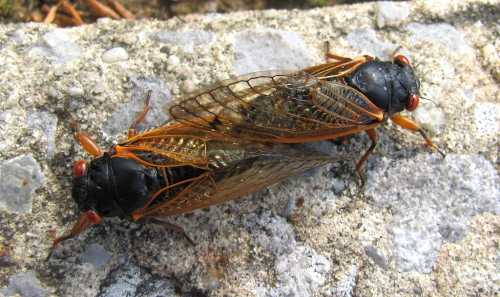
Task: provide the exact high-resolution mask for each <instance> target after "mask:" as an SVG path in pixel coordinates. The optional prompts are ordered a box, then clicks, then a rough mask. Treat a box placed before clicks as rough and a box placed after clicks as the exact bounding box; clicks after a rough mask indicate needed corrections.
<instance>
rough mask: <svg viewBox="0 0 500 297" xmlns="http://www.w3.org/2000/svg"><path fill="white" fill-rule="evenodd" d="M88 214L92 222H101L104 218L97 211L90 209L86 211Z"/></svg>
mask: <svg viewBox="0 0 500 297" xmlns="http://www.w3.org/2000/svg"><path fill="white" fill-rule="evenodd" d="M86 214H87V218H88V219H89V221H90V222H92V224H100V223H101V220H102V218H101V216H100V215H99V214H98V213H97V212H95V211H93V210H89V211H87V212H86Z"/></svg>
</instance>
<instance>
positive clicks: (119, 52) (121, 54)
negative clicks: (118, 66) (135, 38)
mask: <svg viewBox="0 0 500 297" xmlns="http://www.w3.org/2000/svg"><path fill="white" fill-rule="evenodd" d="M127 59H128V53H127V51H126V50H125V49H124V48H123V47H115V48H112V49H109V50H107V51H105V52H104V53H103V54H102V60H103V61H104V62H106V63H115V62H120V61H125V60H127Z"/></svg>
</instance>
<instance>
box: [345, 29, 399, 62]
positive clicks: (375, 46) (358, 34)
mask: <svg viewBox="0 0 500 297" xmlns="http://www.w3.org/2000/svg"><path fill="white" fill-rule="evenodd" d="M346 39H347V42H349V45H350V46H352V47H353V48H355V49H357V50H358V51H359V52H360V54H371V55H374V56H377V57H380V58H382V59H386V60H387V59H389V58H390V56H391V54H392V53H393V52H394V50H396V49H397V48H398V46H397V45H396V44H393V43H390V42H385V41H382V40H380V38H379V37H378V36H377V33H376V32H375V30H373V29H356V30H354V31H352V32H350V33H349V34H347V38H346Z"/></svg>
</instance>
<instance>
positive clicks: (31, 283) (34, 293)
mask: <svg viewBox="0 0 500 297" xmlns="http://www.w3.org/2000/svg"><path fill="white" fill-rule="evenodd" d="M0 293H1V294H3V295H5V296H6V297H10V296H19V295H20V296H23V297H45V296H47V290H45V289H44V288H43V287H42V286H41V284H40V281H39V280H38V278H37V277H36V274H35V272H33V271H26V272H21V273H18V274H16V275H13V276H12V277H11V278H10V280H9V286H8V287H6V288H4V289H0Z"/></svg>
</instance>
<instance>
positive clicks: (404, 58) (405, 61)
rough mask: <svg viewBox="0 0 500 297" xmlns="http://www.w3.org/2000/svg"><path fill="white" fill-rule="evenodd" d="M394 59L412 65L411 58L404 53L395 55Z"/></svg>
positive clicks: (399, 62) (400, 63) (401, 63)
mask: <svg viewBox="0 0 500 297" xmlns="http://www.w3.org/2000/svg"><path fill="white" fill-rule="evenodd" d="M394 61H395V62H396V63H398V64H399V65H408V66H411V63H410V60H409V59H408V58H407V57H406V56H403V55H397V56H395V57H394Z"/></svg>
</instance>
